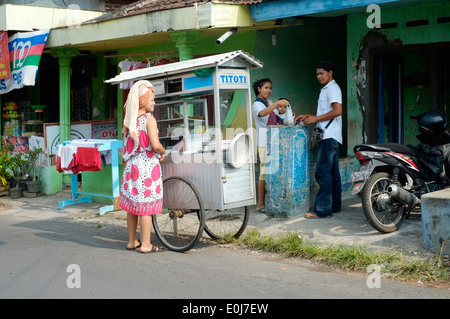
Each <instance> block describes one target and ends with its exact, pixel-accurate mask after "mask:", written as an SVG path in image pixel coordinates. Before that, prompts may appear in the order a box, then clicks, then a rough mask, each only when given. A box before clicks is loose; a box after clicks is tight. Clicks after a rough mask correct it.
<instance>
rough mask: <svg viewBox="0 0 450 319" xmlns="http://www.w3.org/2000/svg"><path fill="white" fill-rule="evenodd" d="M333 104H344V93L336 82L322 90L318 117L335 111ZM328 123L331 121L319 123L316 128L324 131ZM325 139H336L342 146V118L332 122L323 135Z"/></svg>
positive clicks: (318, 104)
mask: <svg viewBox="0 0 450 319" xmlns="http://www.w3.org/2000/svg"><path fill="white" fill-rule="evenodd" d="M332 103H339V104H342V92H341V89H340V87H339V85H338V84H337V83H336V81H335V80H332V81H331V82H330V83H328V84H327V85H325V86H324V87H323V88H322V89H321V90H320V94H319V100H318V101H317V113H316V115H317V116H319V115H322V114H325V113H328V112H330V111H331V110H332V109H333V108H332V107H331V104H332ZM328 122H329V121H322V122H318V123H317V124H316V126H317V127H320V128H321V129H322V130H323V129H325V126H326V125H327V124H328ZM323 138H324V139H327V138H334V139H335V140H336V141H338V142H339V143H340V144H342V116H338V117H336V118H334V120H333V122H331V124H330V126H328V128H327V129H326V130H325V132H324V133H323Z"/></svg>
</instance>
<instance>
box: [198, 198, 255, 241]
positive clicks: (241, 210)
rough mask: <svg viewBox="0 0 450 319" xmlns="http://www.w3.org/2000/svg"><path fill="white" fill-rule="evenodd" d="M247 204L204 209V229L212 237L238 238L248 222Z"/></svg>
mask: <svg viewBox="0 0 450 319" xmlns="http://www.w3.org/2000/svg"><path fill="white" fill-rule="evenodd" d="M248 217H249V212H248V206H244V207H238V208H232V209H225V210H206V211H205V231H206V233H207V234H208V235H209V236H210V237H211V238H212V239H222V238H225V237H227V236H232V237H234V238H238V237H239V236H241V234H242V233H243V231H244V230H245V227H247V223H248Z"/></svg>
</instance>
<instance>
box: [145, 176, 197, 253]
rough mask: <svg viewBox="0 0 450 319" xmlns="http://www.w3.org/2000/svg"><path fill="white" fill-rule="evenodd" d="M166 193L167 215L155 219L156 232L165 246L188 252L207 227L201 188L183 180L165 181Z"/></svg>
mask: <svg viewBox="0 0 450 319" xmlns="http://www.w3.org/2000/svg"><path fill="white" fill-rule="evenodd" d="M163 192H164V203H163V212H162V213H160V214H156V215H153V219H152V222H153V228H154V230H155V233H156V236H157V237H158V238H159V240H160V241H161V242H162V244H163V245H164V246H166V247H167V248H168V249H170V250H173V251H177V252H185V251H187V250H189V249H191V248H192V247H194V246H195V245H196V244H197V243H198V241H199V240H200V237H201V236H202V233H203V229H204V227H205V219H204V213H205V210H204V205H203V201H202V199H201V197H200V193H199V192H198V190H197V188H196V187H195V186H194V185H193V184H192V182H191V181H189V180H187V179H185V178H183V177H178V176H173V177H169V178H167V179H165V180H164V182H163Z"/></svg>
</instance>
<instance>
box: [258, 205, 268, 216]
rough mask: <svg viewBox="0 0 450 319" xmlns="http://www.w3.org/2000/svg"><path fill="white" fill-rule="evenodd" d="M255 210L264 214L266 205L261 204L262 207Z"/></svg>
mask: <svg viewBox="0 0 450 319" xmlns="http://www.w3.org/2000/svg"><path fill="white" fill-rule="evenodd" d="M257 211H258V213H263V214H265V213H266V206H263V207H260V208H258V209H257Z"/></svg>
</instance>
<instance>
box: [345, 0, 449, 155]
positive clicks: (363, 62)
mask: <svg viewBox="0 0 450 319" xmlns="http://www.w3.org/2000/svg"><path fill="white" fill-rule="evenodd" d="M368 16H369V14H364V13H361V14H356V15H350V16H348V19H347V30H348V37H347V38H348V41H347V52H348V55H347V56H348V58H347V75H348V76H347V86H348V91H347V100H348V123H349V125H348V131H347V136H348V149H347V152H348V154H349V155H352V154H353V150H352V148H353V146H354V145H355V144H358V143H362V142H365V140H364V139H365V138H366V137H367V136H366V131H365V127H366V126H367V125H369V123H367V122H368V120H370V121H373V120H376V119H373V118H370V119H367V120H366V122H364V112H365V111H367V109H368V108H369V107H371V105H370V102H369V101H370V96H368V92H367V91H364V87H368V86H370V85H372V84H373V83H372V82H373V81H374V79H372V78H371V73H370V70H371V69H372V67H373V65H371V59H370V53H369V52H370V51H369V50H364V49H365V48H366V49H367V48H377V50H380V48H384V51H383V53H385V54H393V55H396V56H399V57H401V58H402V59H403V63H404V77H405V79H409V78H410V77H411V76H414V75H415V74H419V71H424V72H426V73H425V74H428V75H427V78H428V79H427V81H426V82H425V84H424V85H423V84H422V85H421V84H417V85H411V84H408V85H407V86H405V88H404V111H405V117H404V121H405V143H407V144H408V143H409V144H417V143H418V141H417V139H416V138H415V135H417V128H416V126H415V123H414V122H412V121H411V120H410V119H409V116H410V115H413V114H417V111H416V110H417V107H416V104H415V98H416V96H417V94H419V93H420V94H421V95H422V96H423V98H424V106H426V107H429V106H430V105H431V104H432V101H431V100H430V84H429V83H427V82H429V81H428V80H432V79H433V76H434V75H433V74H430V72H431V73H433V70H431V69H430V65H431V63H430V55H431V54H432V51H433V48H432V46H434V48H436V47H439V45H438V44H439V43H441V44H442V43H444V42H449V41H450V23H449V22H447V21H448V18H447V19H442V18H444V17H449V16H450V3H449V2H444V1H443V2H441V3H436V4H423V5H416V6H409V7H404V8H398V9H383V6H381V24H382V26H383V24H384V25H389V28H382V29H375V30H373V29H369V28H368V27H367V25H366V19H367V17H368ZM418 22H426V24H425V25H417V24H418ZM419 24H420V23H419ZM369 35H370V38H371V40H369V41H367V39H368V38H369ZM447 44H448V43H447ZM444 52H445V51H444ZM447 52H448V51H447ZM441 62H442V68H441V69H439V70H437V72H448V70H449V67H448V65H450V57H449V55H448V54H447V55H446V57H445V54H444V57H443V60H442V61H441ZM445 66H446V67H445ZM436 75H437V74H436ZM361 89H362V91H364V95H362V96H361V95H360V94H359V93H361ZM447 99H448V98H447ZM441 101H443V100H441ZM441 104H442V105H440V106H439V107H441V108H442V109H441V110H444V105H443V104H444V102H441ZM372 107H373V106H372ZM446 111H447V114H448V113H449V111H448V109H447V110H446ZM448 115H449V114H448Z"/></svg>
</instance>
